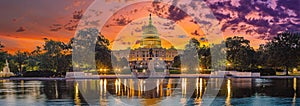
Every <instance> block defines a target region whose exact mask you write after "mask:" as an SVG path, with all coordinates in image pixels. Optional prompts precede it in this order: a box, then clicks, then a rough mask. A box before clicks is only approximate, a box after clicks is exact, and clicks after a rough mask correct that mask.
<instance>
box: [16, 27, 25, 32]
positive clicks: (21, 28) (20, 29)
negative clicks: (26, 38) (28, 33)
mask: <svg viewBox="0 0 300 106" xmlns="http://www.w3.org/2000/svg"><path fill="white" fill-rule="evenodd" d="M23 31H25V28H24V27H19V28H18V29H17V30H16V32H23Z"/></svg>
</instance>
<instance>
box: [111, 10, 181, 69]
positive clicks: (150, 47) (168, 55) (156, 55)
mask: <svg viewBox="0 0 300 106" xmlns="http://www.w3.org/2000/svg"><path fill="white" fill-rule="evenodd" d="M142 30H143V33H142V39H141V41H140V44H139V47H137V48H132V49H130V50H118V51H113V54H114V55H115V56H116V57H117V58H119V59H121V58H124V57H125V58H126V59H127V60H128V62H129V65H130V67H131V68H147V66H148V62H149V61H150V60H152V59H159V60H161V61H164V62H165V64H166V67H167V68H169V67H171V66H172V64H173V62H174V57H175V56H177V55H178V52H177V50H176V49H175V48H174V47H173V46H172V47H171V48H164V47H162V45H161V39H160V37H159V34H158V31H157V28H156V27H155V26H154V25H153V24H152V18H151V14H150V17H149V24H148V25H146V26H144V27H143V29H142ZM128 52H129V53H128ZM124 54H129V56H128V55H127V56H125V55H124Z"/></svg>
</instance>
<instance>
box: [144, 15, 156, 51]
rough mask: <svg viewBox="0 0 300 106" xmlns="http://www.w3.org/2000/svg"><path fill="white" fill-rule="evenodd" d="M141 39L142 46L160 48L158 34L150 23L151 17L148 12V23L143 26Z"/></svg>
mask: <svg viewBox="0 0 300 106" xmlns="http://www.w3.org/2000/svg"><path fill="white" fill-rule="evenodd" d="M142 36H143V40H142V43H141V47H143V48H160V47H161V40H160V38H159V35H158V31H157V28H156V27H155V26H154V25H153V24H152V18H151V14H150V18H149V24H148V25H147V26H144V27H143V35H142Z"/></svg>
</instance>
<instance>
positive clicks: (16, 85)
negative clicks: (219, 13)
mask: <svg viewBox="0 0 300 106" xmlns="http://www.w3.org/2000/svg"><path fill="white" fill-rule="evenodd" d="M299 83H300V81H299V79H296V78H291V79H251V78H227V79H218V78H216V79H206V78H182V79H98V80H91V79H90V80H49V81H30V80H0V105H3V106H9V105H20V106H24V105H27V106H29V105H38V106H41V105H51V106H53V105H71V106H73V105H88V104H89V105H172V106H174V105H199V104H203V103H204V102H203V101H212V103H211V104H210V103H206V104H210V105H218V106H219V105H226V106H231V105H234V106H235V105H243V106H245V105H246V106H247V105H250V106H252V105H282V106H285V105H288V106H290V105H295V106H296V105H300V99H299V98H298V97H299V95H300V92H299V89H300V87H299V86H298V84H299ZM218 84H219V85H220V86H218ZM217 87H219V89H218V88H217ZM208 89H210V90H211V91H214V90H215V91H218V92H217V93H215V95H214V94H213V93H211V94H210V93H208V92H206V91H208Z"/></svg>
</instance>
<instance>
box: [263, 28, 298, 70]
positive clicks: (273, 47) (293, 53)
mask: <svg viewBox="0 0 300 106" xmlns="http://www.w3.org/2000/svg"><path fill="white" fill-rule="evenodd" d="M265 48H266V49H267V54H268V55H269V58H268V63H269V64H271V66H273V67H284V68H285V70H286V75H288V71H289V69H291V68H292V67H296V66H297V65H299V62H300V60H299V59H300V34H299V33H293V32H283V33H280V34H278V35H277V36H276V37H274V38H273V39H272V40H271V41H270V42H268V43H267V44H266V45H265Z"/></svg>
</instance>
